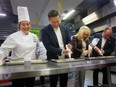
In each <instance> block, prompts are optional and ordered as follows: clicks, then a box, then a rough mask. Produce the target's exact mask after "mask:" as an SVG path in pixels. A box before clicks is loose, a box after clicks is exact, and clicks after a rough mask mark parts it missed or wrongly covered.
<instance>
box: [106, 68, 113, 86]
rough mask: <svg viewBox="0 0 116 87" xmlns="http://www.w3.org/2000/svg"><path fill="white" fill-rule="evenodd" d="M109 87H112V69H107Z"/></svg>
mask: <svg viewBox="0 0 116 87" xmlns="http://www.w3.org/2000/svg"><path fill="white" fill-rule="evenodd" d="M107 78H108V87H112V81H111V73H110V67H107Z"/></svg>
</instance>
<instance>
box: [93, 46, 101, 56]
mask: <svg viewBox="0 0 116 87" xmlns="http://www.w3.org/2000/svg"><path fill="white" fill-rule="evenodd" d="M94 49H95V51H96V52H97V53H99V55H101V56H103V53H102V51H101V50H100V49H99V48H98V47H94Z"/></svg>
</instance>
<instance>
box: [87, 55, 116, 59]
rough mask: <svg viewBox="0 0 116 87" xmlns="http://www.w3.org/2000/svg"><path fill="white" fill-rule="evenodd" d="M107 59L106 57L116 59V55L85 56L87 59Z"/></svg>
mask: <svg viewBox="0 0 116 87" xmlns="http://www.w3.org/2000/svg"><path fill="white" fill-rule="evenodd" d="M101 59H102V60H106V59H116V56H100V57H85V60H101Z"/></svg>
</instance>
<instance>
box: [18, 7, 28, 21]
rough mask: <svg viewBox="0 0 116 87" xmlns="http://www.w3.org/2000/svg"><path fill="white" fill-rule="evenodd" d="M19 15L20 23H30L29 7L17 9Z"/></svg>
mask: <svg viewBox="0 0 116 87" xmlns="http://www.w3.org/2000/svg"><path fill="white" fill-rule="evenodd" d="M17 14H18V22H21V21H25V20H26V21H29V22H30V18H29V13H28V8H27V7H22V6H18V7H17Z"/></svg>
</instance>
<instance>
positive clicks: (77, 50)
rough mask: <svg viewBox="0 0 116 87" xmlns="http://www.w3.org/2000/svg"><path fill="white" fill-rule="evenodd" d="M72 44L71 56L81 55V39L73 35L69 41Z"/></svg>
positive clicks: (87, 42)
mask: <svg viewBox="0 0 116 87" xmlns="http://www.w3.org/2000/svg"><path fill="white" fill-rule="evenodd" d="M85 42H86V48H87V49H88V44H89V41H88V40H86V41H85ZM71 44H72V46H73V49H72V52H73V54H72V57H73V58H78V57H80V56H81V54H82V52H83V51H82V41H80V40H78V39H77V38H76V37H75V36H74V37H73V39H72V42H71Z"/></svg>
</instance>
